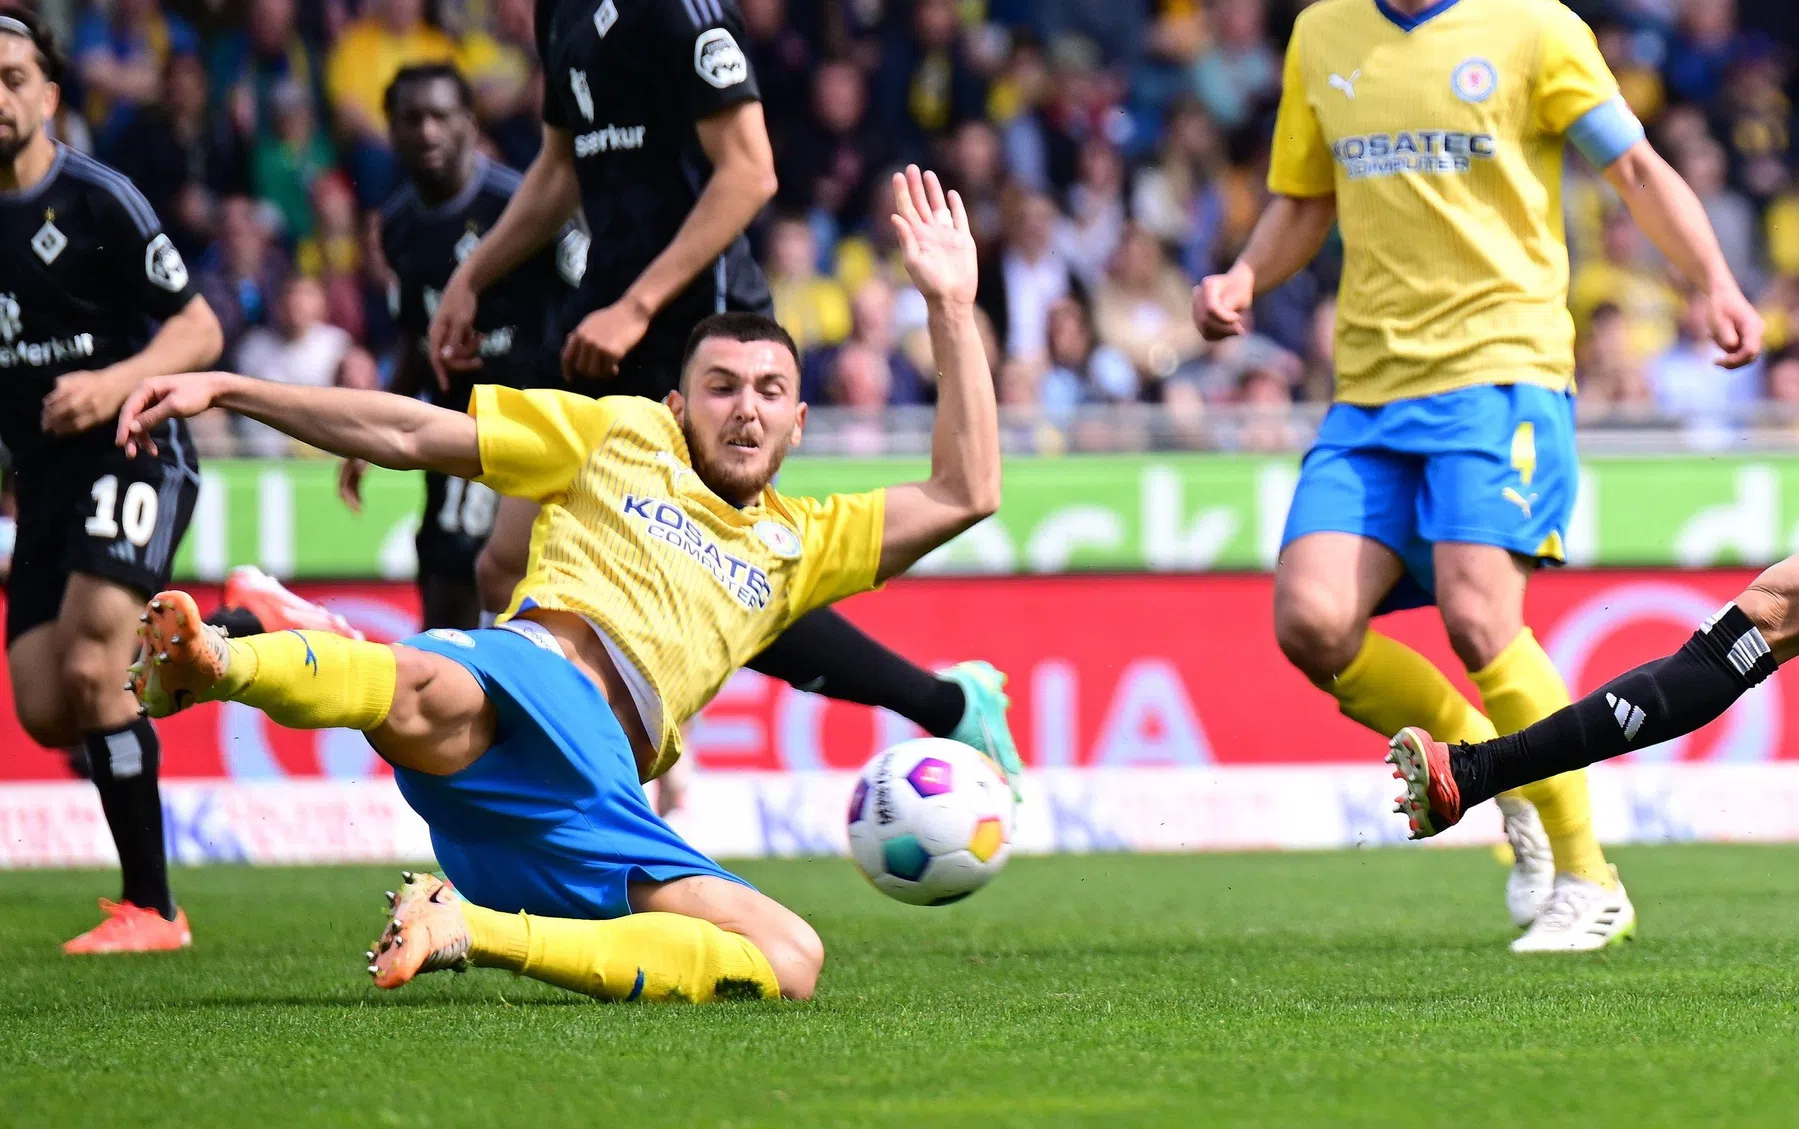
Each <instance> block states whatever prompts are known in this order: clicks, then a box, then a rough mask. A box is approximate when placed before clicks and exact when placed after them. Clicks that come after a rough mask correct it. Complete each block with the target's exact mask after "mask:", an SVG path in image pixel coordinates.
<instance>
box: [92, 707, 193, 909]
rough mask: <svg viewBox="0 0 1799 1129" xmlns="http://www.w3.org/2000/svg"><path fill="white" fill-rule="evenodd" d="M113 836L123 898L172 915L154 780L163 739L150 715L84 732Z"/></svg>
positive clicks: (171, 900)
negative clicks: (96, 731) (158, 737)
mask: <svg viewBox="0 0 1799 1129" xmlns="http://www.w3.org/2000/svg"><path fill="white" fill-rule="evenodd" d="M82 743H83V745H84V746H85V747H86V748H87V759H88V764H89V766H90V767H91V768H92V770H93V776H94V787H95V788H97V789H99V792H100V806H101V808H103V809H104V810H105V812H106V825H107V826H108V827H110V828H112V841H113V844H114V845H115V846H117V847H118V849H119V872H120V876H121V878H122V879H123V884H124V899H125V900H126V901H128V902H130V903H131V904H133V905H137V906H143V907H144V908H146V909H153V910H155V911H156V912H158V913H160V914H162V915H163V917H165V918H168V919H169V920H170V921H173V920H174V919H175V897H174V895H173V894H171V893H170V892H169V865H168V859H167V858H166V857H165V855H164V854H163V843H162V794H161V792H160V791H159V789H158V788H157V786H156V775H157V769H158V768H159V767H160V764H161V761H162V745H161V743H160V742H158V741H157V739H156V730H155V729H154V728H152V727H151V725H150V719H149V718H147V717H140V718H138V719H137V720H136V721H134V722H132V723H131V724H130V725H127V726H124V727H123V728H120V729H113V730H108V731H106V732H102V733H89V734H87V735H86V736H84V737H83V738H82Z"/></svg>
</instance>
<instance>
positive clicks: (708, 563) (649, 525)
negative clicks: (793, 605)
mask: <svg viewBox="0 0 1799 1129" xmlns="http://www.w3.org/2000/svg"><path fill="white" fill-rule="evenodd" d="M623 509H624V512H625V516H626V517H632V518H636V519H637V520H638V521H641V522H643V523H644V526H645V528H646V530H647V531H648V533H649V535H650V536H651V537H652V538H654V539H655V540H657V541H660V542H662V543H663V544H665V545H672V546H674V547H675V548H677V549H679V550H680V551H681V552H683V553H685V554H686V555H687V556H689V557H691V558H692V559H693V560H695V561H696V562H698V563H699V565H700V566H701V567H702V568H704V569H705V570H706V571H707V572H709V573H711V574H712V579H714V580H716V581H718V583H719V586H720V587H722V588H723V589H724V590H725V591H726V592H729V593H730V594H731V598H732V599H734V600H736V601H737V602H738V603H740V604H742V605H743V606H744V607H746V608H748V609H749V610H750V611H753V612H759V611H761V610H762V609H763V608H766V607H767V606H768V599H769V595H770V592H771V589H770V588H769V584H768V573H767V572H764V571H763V570H762V569H760V568H757V567H756V566H755V565H753V564H751V563H750V562H748V561H746V560H742V559H741V558H738V557H734V556H732V555H731V554H729V553H726V552H724V551H722V550H721V549H719V547H718V542H716V541H714V540H713V539H712V537H711V535H710V534H708V533H707V532H706V531H705V530H704V529H701V528H700V525H699V523H698V522H696V521H694V520H693V519H692V518H690V517H688V516H687V515H686V514H684V513H682V512H681V509H680V507H679V506H676V505H673V504H671V503H669V502H664V501H661V500H659V499H656V498H641V497H639V496H637V495H636V494H626V495H625V500H624V505H623Z"/></svg>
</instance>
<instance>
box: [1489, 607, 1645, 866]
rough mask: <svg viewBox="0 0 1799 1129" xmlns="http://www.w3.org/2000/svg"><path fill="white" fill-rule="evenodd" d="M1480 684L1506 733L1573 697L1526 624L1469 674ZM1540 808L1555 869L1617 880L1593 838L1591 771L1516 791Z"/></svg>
mask: <svg viewBox="0 0 1799 1129" xmlns="http://www.w3.org/2000/svg"><path fill="white" fill-rule="evenodd" d="M1468 677H1469V678H1470V679H1472V680H1473V682H1474V685H1475V686H1477V687H1478V688H1479V689H1480V698H1481V701H1482V702H1483V703H1484V704H1485V705H1486V707H1487V716H1488V717H1491V718H1492V719H1493V725H1494V727H1495V728H1496V729H1498V730H1499V732H1501V733H1516V732H1517V731H1518V730H1520V729H1523V728H1525V727H1526V726H1528V725H1531V724H1533V723H1535V722H1538V721H1541V720H1542V719H1543V718H1546V717H1548V716H1549V715H1550V714H1552V713H1554V712H1555V711H1556V710H1559V709H1561V708H1562V707H1563V706H1566V705H1567V704H1568V702H1569V698H1568V685H1567V683H1565V682H1563V681H1562V676H1561V673H1560V672H1559V671H1557V670H1556V669H1555V664H1554V663H1552V662H1550V661H1549V656H1548V655H1547V654H1545V653H1544V651H1543V648H1542V647H1541V646H1540V645H1539V644H1538V643H1537V637H1536V636H1535V635H1533V634H1532V633H1531V630H1530V628H1528V627H1527V628H1525V629H1524V630H1523V631H1521V632H1519V633H1518V637H1517V638H1516V639H1513V640H1512V641H1511V642H1510V643H1508V644H1507V645H1506V648H1505V650H1503V651H1501V652H1499V657H1498V658H1496V659H1494V660H1493V661H1492V662H1491V663H1489V664H1488V665H1487V666H1486V667H1485V668H1484V669H1482V670H1477V671H1474V672H1473V673H1472V674H1470V675H1469V676H1468ZM1515 794H1517V795H1521V796H1523V797H1524V798H1525V799H1527V800H1529V801H1530V802H1531V803H1533V804H1535V805H1536V807H1537V814H1538V815H1539V816H1541V817H1542V820H1543V831H1544V832H1545V833H1546V834H1547V835H1548V836H1549V846H1550V849H1551V850H1552V851H1554V852H1555V869H1556V870H1557V871H1558V872H1560V873H1563V874H1572V875H1575V876H1576V877H1579V878H1584V879H1586V880H1587V881H1589V882H1597V883H1599V884H1600V885H1603V886H1610V885H1611V884H1612V871H1611V867H1609V866H1607V865H1606V863H1605V852H1604V851H1603V850H1601V849H1600V847H1599V840H1598V839H1596V838H1594V837H1593V805H1592V802H1591V800H1590V799H1589V798H1588V796H1587V774H1586V773H1585V772H1584V771H1576V772H1565V773H1563V774H1562V775H1560V776H1552V777H1550V778H1549V779H1548V780H1539V781H1537V782H1536V783H1535V784H1526V785H1525V786H1524V787H1522V788H1520V789H1518V790H1517V792H1516V793H1515Z"/></svg>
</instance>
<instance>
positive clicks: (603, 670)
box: [518, 608, 658, 777]
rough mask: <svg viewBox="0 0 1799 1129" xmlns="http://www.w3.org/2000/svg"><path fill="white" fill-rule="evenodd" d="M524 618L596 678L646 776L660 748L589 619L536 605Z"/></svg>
mask: <svg viewBox="0 0 1799 1129" xmlns="http://www.w3.org/2000/svg"><path fill="white" fill-rule="evenodd" d="M518 618H520V619H528V620H531V621H532V622H533V623H537V624H541V625H542V626H543V628H544V630H546V631H548V632H549V633H550V634H551V635H554V636H555V637H556V642H557V643H558V644H560V645H561V647H562V655H563V657H564V658H566V659H568V661H569V662H571V663H574V664H575V668H576V669H577V670H579V671H580V672H581V673H582V674H585V675H586V676H587V677H588V678H589V679H590V680H592V682H593V684H594V685H595V686H598V687H599V688H600V693H601V694H603V695H605V697H606V704H607V705H609V706H611V707H612V716H614V717H616V718H618V723H619V725H620V726H621V727H623V729H624V731H625V737H626V738H627V739H628V740H629V741H630V742H631V753H632V755H633V756H635V757H636V758H637V775H638V776H639V777H645V776H647V774H648V773H649V772H650V770H651V769H652V768H653V767H655V764H656V759H657V755H658V754H657V751H656V746H655V743H654V742H652V741H651V740H650V737H649V734H648V733H646V732H644V728H643V719H642V718H640V717H639V716H638V715H637V707H636V705H635V704H633V702H632V701H631V691H630V688H629V687H628V686H626V684H625V679H624V676H623V675H621V674H619V672H618V666H617V665H616V664H614V663H613V661H612V656H611V655H609V654H607V652H606V645H605V644H604V643H602V642H600V637H599V636H598V635H596V634H595V633H594V629H593V627H592V626H590V625H589V624H588V622H587V620H585V619H583V618H582V617H581V616H578V615H576V614H575V613H573V612H560V611H552V610H550V609H549V608H532V609H531V610H530V611H526V612H521V613H520V614H519V616H518Z"/></svg>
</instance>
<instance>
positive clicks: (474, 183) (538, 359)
mask: <svg viewBox="0 0 1799 1129" xmlns="http://www.w3.org/2000/svg"><path fill="white" fill-rule="evenodd" d="M478 160H479V163H478V164H477V165H476V167H475V172H474V175H473V176H471V177H470V178H469V182H468V184H467V186H465V187H464V188H463V190H462V192H461V193H460V194H459V195H458V196H457V197H456V198H455V199H454V200H449V201H446V202H445V203H443V204H441V205H438V206H437V207H427V206H426V205H425V202H424V201H423V200H421V199H419V195H418V192H417V190H416V189H414V188H413V187H412V186H411V185H408V186H406V187H405V188H402V189H401V190H400V192H399V193H398V195H396V196H395V197H394V198H393V199H392V200H391V201H389V202H388V205H387V208H386V209H385V211H384V212H383V213H382V217H381V249H382V252H383V253H384V254H385V255H386V256H387V263H388V266H389V267H391V268H392V269H393V272H394V278H395V284H394V288H393V291H392V292H391V293H390V294H389V295H388V301H389V305H390V306H391V308H392V310H393V315H394V320H395V321H396V322H397V323H398V324H399V327H400V331H401V333H402V334H403V337H404V347H405V348H408V349H412V348H421V347H423V344H422V343H423V342H424V341H425V340H426V338H427V336H428V334H429V333H430V329H431V319H432V317H433V316H434V315H435V314H436V313H437V303H438V300H439V299H440V298H441V297H442V295H443V289H444V287H445V286H446V285H447V284H448V283H449V281H450V275H451V274H453V273H454V272H455V270H456V267H457V266H458V265H459V264H461V262H462V261H463V260H464V259H466V258H468V257H469V255H470V254H471V253H472V252H473V251H474V249H475V247H476V246H477V245H478V244H479V243H480V242H481V240H482V238H483V237H484V236H486V234H487V232H488V231H489V230H490V229H491V228H492V227H493V225H494V224H495V223H496V222H497V221H498V220H499V218H500V213H501V212H504V211H505V210H506V202H507V201H508V200H510V199H512V194H513V193H514V192H515V191H517V190H518V186H519V175H518V174H517V173H516V172H513V171H512V170H511V169H509V168H506V167H505V166H504V165H498V164H495V163H493V162H492V161H489V160H487V159H486V158H485V157H482V158H479V159H478ZM586 263H587V237H586V235H585V234H583V233H582V232H581V230H580V229H579V228H577V227H574V226H572V225H571V226H570V227H569V229H568V230H567V231H566V232H564V233H563V236H562V238H561V239H560V240H558V241H557V243H556V244H555V245H554V246H552V247H547V248H545V249H544V250H543V251H542V252H540V253H539V254H537V255H536V256H534V257H532V258H531V260H530V261H529V262H527V263H525V264H524V265H523V266H521V267H519V268H518V269H517V270H515V271H513V272H512V273H510V274H508V275H507V276H506V277H505V278H503V279H501V280H500V281H499V282H498V283H495V284H494V285H493V286H492V287H491V288H489V289H488V291H487V292H486V293H484V294H482V295H481V303H480V306H479V309H478V311H477V314H476V318H475V329H476V331H477V332H479V333H481V334H482V335H483V337H484V340H483V341H482V345H481V358H482V366H481V368H479V369H477V370H476V371H474V372H472V373H465V374H460V375H458V376H455V377H453V379H452V383H451V387H450V391H449V392H448V393H445V392H443V391H442V390H441V389H439V388H438V386H437V382H436V381H427V382H426V392H427V395H428V396H429V397H430V398H431V400H432V401H433V402H434V403H438V404H441V405H442V406H444V407H447V408H452V409H454V410H456V411H463V410H465V409H466V408H467V407H468V398H469V388H470V386H471V385H472V384H473V383H474V382H475V381H479V382H480V383H482V384H510V385H514V386H517V387H525V386H527V385H529V384H530V383H531V382H532V380H531V377H532V375H533V372H534V370H535V368H536V367H537V366H539V365H542V364H544V363H546V362H545V360H544V355H545V353H546V352H549V353H550V354H551V355H550V356H549V358H548V363H550V364H551V365H552V366H553V363H554V360H555V355H554V354H555V352H556V351H559V350H560V349H561V347H562V335H561V333H560V331H559V323H560V320H561V310H562V306H563V304H564V302H565V301H566V299H567V298H568V296H569V295H570V294H571V293H572V292H573V290H574V288H575V287H577V286H579V285H580V283H581V274H582V271H583V269H584V268H585V267H586Z"/></svg>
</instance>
